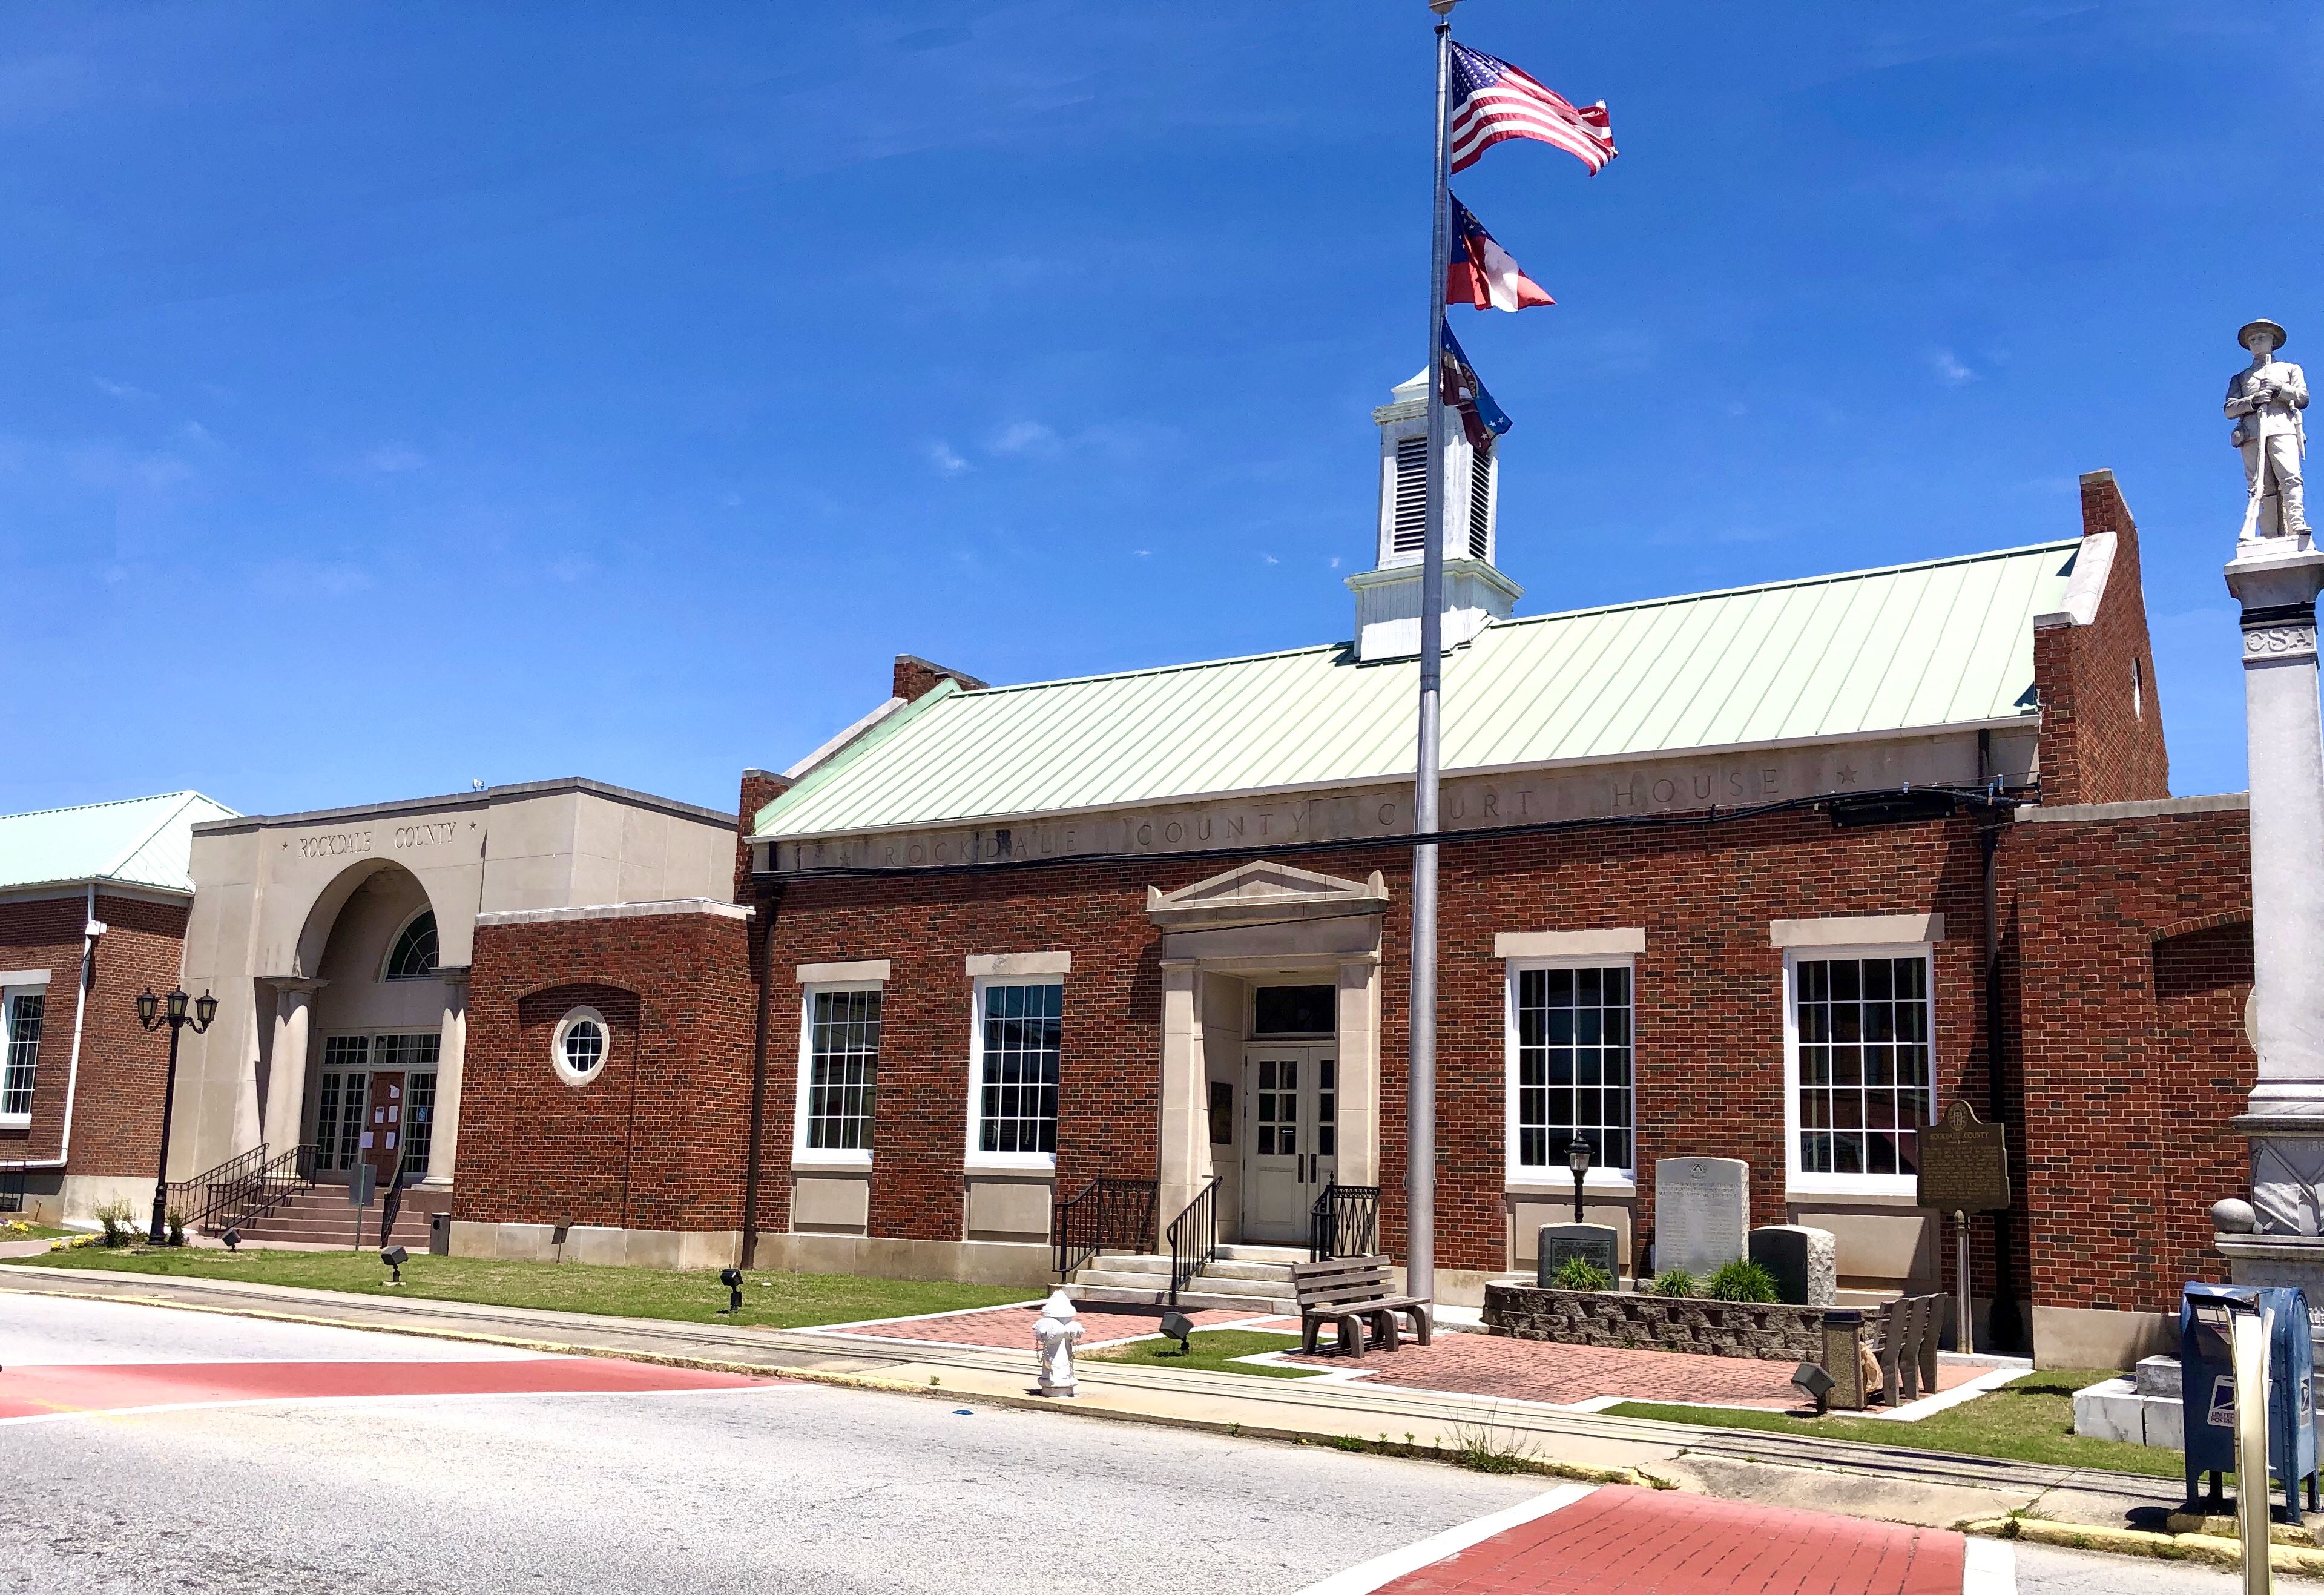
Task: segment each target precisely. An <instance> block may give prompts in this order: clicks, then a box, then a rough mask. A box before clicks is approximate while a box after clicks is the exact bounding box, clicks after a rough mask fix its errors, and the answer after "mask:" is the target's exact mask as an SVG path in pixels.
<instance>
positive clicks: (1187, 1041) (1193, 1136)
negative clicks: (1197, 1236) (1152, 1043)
mask: <svg viewBox="0 0 2324 1595" xmlns="http://www.w3.org/2000/svg"><path fill="white" fill-rule="evenodd" d="M1195 971H1196V965H1195V962H1194V960H1193V959H1190V958H1166V959H1164V960H1162V1125H1161V1130H1162V1145H1161V1147H1160V1151H1159V1155H1158V1156H1157V1159H1156V1162H1155V1173H1156V1175H1157V1181H1156V1183H1157V1187H1158V1189H1157V1192H1156V1195H1157V1201H1156V1211H1155V1214H1154V1223H1155V1238H1154V1244H1155V1245H1156V1246H1157V1247H1159V1246H1161V1245H1162V1244H1163V1239H1162V1232H1163V1231H1164V1230H1165V1229H1167V1228H1168V1227H1169V1223H1170V1220H1172V1219H1176V1217H1177V1216H1178V1215H1179V1214H1180V1213H1182V1212H1184V1211H1185V1208H1186V1204H1187V1203H1188V1202H1190V1201H1194V1193H1195V1192H1197V1191H1199V1190H1201V1189H1202V1186H1203V1182H1204V1181H1206V1180H1208V1179H1209V1178H1210V1177H1211V1134H1210V1117H1209V1114H1210V1109H1209V1103H1208V1101H1207V1099H1206V1097H1205V1093H1206V1092H1207V1091H1208V1090H1209V1089H1210V1088H1209V1085H1208V1083H1207V1079H1206V1076H1207V1072H1208V1071H1206V1070H1205V1068H1204V1066H1203V1037H1202V1010H1201V1005H1200V1004H1198V1003H1197V1002H1196V1001H1195V1000H1194V997H1195V991H1194V982H1195Z"/></svg>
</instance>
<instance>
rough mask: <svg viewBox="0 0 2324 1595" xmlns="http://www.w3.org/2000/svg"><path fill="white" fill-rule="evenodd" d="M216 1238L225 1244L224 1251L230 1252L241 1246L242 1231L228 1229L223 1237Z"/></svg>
mask: <svg viewBox="0 0 2324 1595" xmlns="http://www.w3.org/2000/svg"><path fill="white" fill-rule="evenodd" d="M218 1238H219V1239H220V1240H222V1241H224V1242H226V1250H228V1251H232V1250H234V1249H235V1247H238V1246H240V1245H241V1244H242V1231H241V1230H239V1229H229V1230H227V1231H226V1233H225V1234H224V1235H221V1236H219V1237H218Z"/></svg>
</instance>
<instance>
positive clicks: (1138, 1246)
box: [1049, 1174, 1159, 1278]
mask: <svg viewBox="0 0 2324 1595" xmlns="http://www.w3.org/2000/svg"><path fill="white" fill-rule="evenodd" d="M1158 1200H1159V1187H1158V1185H1157V1182H1155V1181H1152V1180H1127V1179H1121V1178H1118V1177H1116V1176H1114V1175H1111V1174H1101V1175H1099V1176H1098V1177H1097V1178H1096V1179H1094V1180H1092V1181H1091V1182H1089V1183H1088V1184H1086V1185H1084V1186H1083V1187H1082V1188H1081V1191H1080V1192H1078V1193H1077V1194H1076V1195H1074V1197H1073V1198H1072V1199H1071V1200H1070V1201H1063V1202H1060V1203H1058V1204H1057V1210H1056V1218H1055V1219H1053V1220H1052V1221H1051V1224H1050V1231H1049V1233H1050V1238H1051V1239H1052V1240H1053V1241H1054V1242H1055V1243H1056V1248H1057V1275H1058V1277H1059V1278H1070V1277H1072V1275H1073V1272H1074V1269H1076V1268H1078V1267H1080V1266H1082V1265H1083V1264H1084V1263H1086V1262H1088V1261H1089V1260H1090V1259H1091V1258H1092V1257H1095V1256H1097V1254H1098V1253H1100V1252H1102V1251H1104V1250H1106V1249H1107V1248H1108V1247H1113V1248H1116V1249H1119V1250H1123V1251H1131V1252H1142V1251H1144V1250H1145V1249H1146V1248H1147V1247H1149V1246H1151V1245H1153V1244H1154V1208H1155V1204H1156V1202H1157V1201H1158Z"/></svg>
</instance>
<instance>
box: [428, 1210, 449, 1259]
mask: <svg viewBox="0 0 2324 1595" xmlns="http://www.w3.org/2000/svg"><path fill="white" fill-rule="evenodd" d="M428 1249H429V1252H430V1253H432V1254H433V1255H435V1256H436V1257H450V1256H451V1255H452V1215H451V1214H449V1213H430V1214H429V1215H428Z"/></svg>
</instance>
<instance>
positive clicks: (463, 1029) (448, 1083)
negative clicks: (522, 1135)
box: [421, 969, 468, 1185]
mask: <svg viewBox="0 0 2324 1595" xmlns="http://www.w3.org/2000/svg"><path fill="white" fill-rule="evenodd" d="M436 973H437V976H438V978H440V979H442V980H443V982H444V1017H443V1020H442V1022H441V1025H440V1026H439V1027H438V1032H437V1036H438V1039H437V1043H436V1106H435V1107H434V1108H431V1109H430V1110H429V1111H430V1112H431V1113H432V1114H433V1115H434V1123H433V1124H432V1125H431V1126H430V1128H431V1129H432V1130H433V1131H434V1134H432V1135H430V1136H429V1137H428V1172H427V1173H426V1175H425V1176H424V1177H423V1178H422V1180H421V1183H422V1184H427V1185H449V1184H451V1183H452V1170H453V1164H454V1163H455V1162H456V1161H457V1158H458V1156H459V1152H460V1077H461V1075H462V1073H463V1072H464V1071H465V1070H466V1064H467V1061H468V971H467V970H466V969H438V970H437V971H436Z"/></svg>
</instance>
